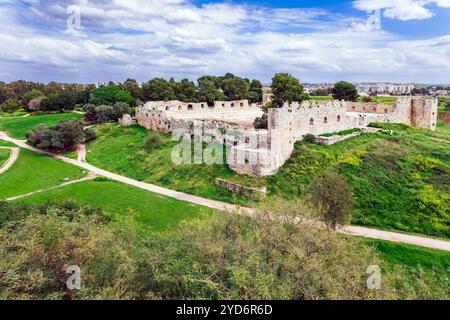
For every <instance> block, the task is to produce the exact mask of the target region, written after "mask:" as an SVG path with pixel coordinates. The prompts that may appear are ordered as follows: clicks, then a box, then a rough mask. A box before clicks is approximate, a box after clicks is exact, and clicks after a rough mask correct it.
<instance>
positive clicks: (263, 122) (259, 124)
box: [253, 113, 269, 129]
mask: <svg viewBox="0 0 450 320" xmlns="http://www.w3.org/2000/svg"><path fill="white" fill-rule="evenodd" d="M253 126H254V127H255V129H268V128H269V126H268V116H267V113H264V114H263V116H262V117H261V118H259V117H258V118H256V119H255V121H254V122H253Z"/></svg>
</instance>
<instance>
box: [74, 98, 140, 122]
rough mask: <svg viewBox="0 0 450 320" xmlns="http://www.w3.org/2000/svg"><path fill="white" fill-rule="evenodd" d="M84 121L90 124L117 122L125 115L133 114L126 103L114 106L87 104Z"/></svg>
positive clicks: (118, 103) (84, 108)
mask: <svg viewBox="0 0 450 320" xmlns="http://www.w3.org/2000/svg"><path fill="white" fill-rule="evenodd" d="M83 110H84V119H85V120H86V122H88V123H106V122H111V121H114V122H117V121H118V120H119V119H120V118H121V117H123V115H124V114H131V113H132V109H131V107H130V105H128V104H127V103H125V102H116V103H115V104H114V105H99V106H95V105H93V104H87V105H85V106H84V107H83Z"/></svg>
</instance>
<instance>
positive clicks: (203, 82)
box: [197, 76, 226, 104]
mask: <svg viewBox="0 0 450 320" xmlns="http://www.w3.org/2000/svg"><path fill="white" fill-rule="evenodd" d="M218 81H219V80H218V78H217V77H213V76H205V77H202V78H200V79H198V91H197V101H202V102H207V103H208V104H213V103H214V101H220V100H225V98H226V97H225V95H224V94H223V93H222V92H221V91H220V86H219V85H218V84H217V82H218Z"/></svg>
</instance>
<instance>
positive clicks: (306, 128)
mask: <svg viewBox="0 0 450 320" xmlns="http://www.w3.org/2000/svg"><path fill="white" fill-rule="evenodd" d="M437 105H438V103H437V99H435V98H415V97H400V98H399V99H398V101H397V103H396V104H395V105H384V104H374V103H354V102H345V101H330V102H326V103H314V102H310V101H306V102H304V103H302V104H301V105H300V104H298V103H292V104H290V105H289V104H285V105H284V106H283V107H282V108H277V109H270V110H269V116H268V119H269V120H268V129H267V130H254V129H253V121H254V119H255V118H256V117H258V116H261V115H262V111H261V109H260V108H259V107H258V106H256V105H249V104H248V102H247V101H246V100H242V101H229V102H222V101H217V102H215V103H214V106H208V105H207V104H206V103H182V102H179V101H169V102H164V101H160V102H149V103H147V104H146V105H145V106H144V107H141V108H138V109H137V112H136V115H137V121H138V124H140V125H142V126H144V127H146V128H147V129H149V130H153V131H159V132H171V131H173V130H175V129H184V130H188V131H189V132H190V133H191V134H194V129H193V127H194V126H193V123H194V122H195V121H203V129H202V130H203V131H202V133H201V134H202V135H203V136H204V138H206V139H205V140H204V141H205V142H209V141H211V140H215V141H218V142H220V143H225V144H227V145H229V147H230V151H229V156H228V165H229V166H230V168H231V169H232V170H234V171H236V172H237V173H239V174H247V175H251V176H256V177H258V176H267V175H271V174H274V173H275V172H276V171H277V170H278V169H279V168H280V167H281V166H282V165H283V164H284V163H285V162H286V161H287V160H288V159H289V158H290V157H291V155H292V152H293V150H294V144H295V142H297V141H299V140H302V139H303V138H304V136H305V135H307V134H313V135H316V136H317V135H321V134H325V133H333V132H338V131H343V130H347V129H353V128H365V127H367V126H368V125H369V124H370V123H373V122H382V123H405V124H408V125H412V126H416V127H421V128H427V129H430V130H436V122H437ZM218 129H219V130H218ZM218 132H219V133H218ZM230 132H232V134H229V133H230Z"/></svg>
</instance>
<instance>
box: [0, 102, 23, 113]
mask: <svg viewBox="0 0 450 320" xmlns="http://www.w3.org/2000/svg"><path fill="white" fill-rule="evenodd" d="M20 108H21V104H20V101H19V100H16V99H9V100H6V101H5V102H3V103H2V104H0V112H4V113H14V112H16V111H18V110H19V109H20Z"/></svg>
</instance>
